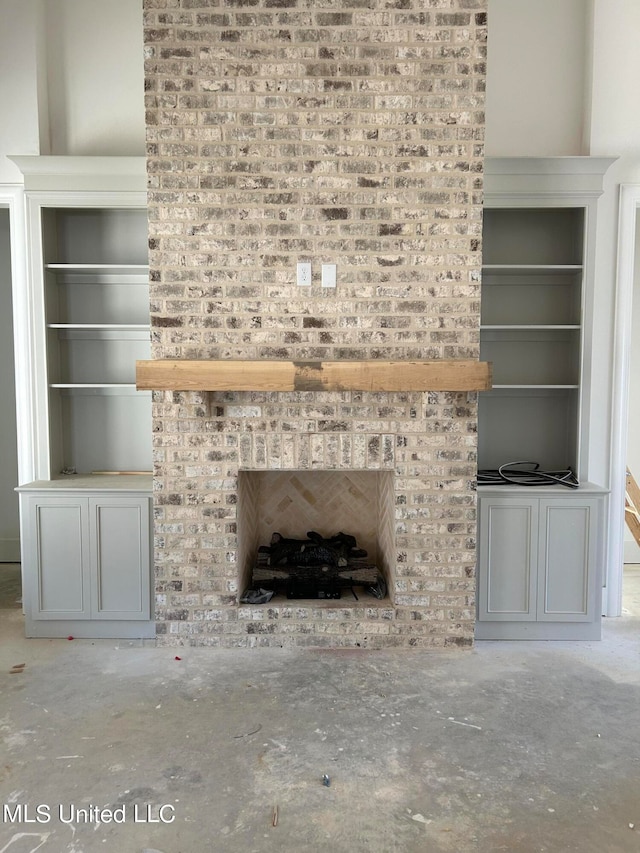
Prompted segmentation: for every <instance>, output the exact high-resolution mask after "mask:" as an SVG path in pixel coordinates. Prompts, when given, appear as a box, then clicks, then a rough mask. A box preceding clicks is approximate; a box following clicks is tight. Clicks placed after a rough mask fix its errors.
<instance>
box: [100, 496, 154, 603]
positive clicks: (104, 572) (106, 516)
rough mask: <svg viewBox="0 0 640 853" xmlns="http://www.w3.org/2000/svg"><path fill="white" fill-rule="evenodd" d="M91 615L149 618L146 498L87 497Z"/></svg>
mask: <svg viewBox="0 0 640 853" xmlns="http://www.w3.org/2000/svg"><path fill="white" fill-rule="evenodd" d="M89 511H90V526H91V534H92V535H91V565H92V573H93V577H94V578H95V582H94V587H93V590H92V616H93V617H94V618H99V619H145V618H149V600H150V597H149V582H150V581H149V503H148V500H147V499H146V498H140V499H137V498H133V499H132V498H125V499H123V498H111V499H110V498H100V499H98V498H92V499H90V501H89Z"/></svg>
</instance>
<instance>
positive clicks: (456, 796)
mask: <svg viewBox="0 0 640 853" xmlns="http://www.w3.org/2000/svg"><path fill="white" fill-rule="evenodd" d="M1 570H2V567H0V571H1ZM0 587H2V584H1V583H0ZM625 590H626V592H625V610H626V612H625V614H624V615H623V616H622V617H621V618H620V619H615V620H606V623H605V629H604V640H603V641H602V642H600V643H595V642H586V643H573V642H563V643H542V642H520V643H511V642H500V643H491V642H482V643H478V644H477V645H476V647H475V648H474V650H473V651H471V652H465V651H451V652H449V651H447V652H432V653H425V652H409V653H407V652H406V651H402V652H399V651H391V652H376V651H363V650H357V651H355V650H354V651H335V652H332V651H311V650H301V651H290V650H287V651H279V650H273V649H268V650H267V649H265V650H240V651H216V650H209V649H185V650H184V651H182V652H179V655H180V657H181V658H182V660H176V659H175V655H176V652H175V650H170V649H156V648H150V647H144V646H143V644H142V643H130V642H121V643H117V642H114V641H108V640H101V641H91V640H83V641H78V640H74V641H72V642H69V641H67V640H25V639H24V638H23V637H22V625H21V622H22V617H21V613H20V609H19V607H16V606H15V596H14V599H13V600H9V601H7V598H6V596H5V600H4V604H5V605H7V604H8V605H9V606H5V608H4V609H3V610H1V611H0V686H1V689H2V692H1V695H0V735H1V737H2V740H3V742H4V750H3V753H2V754H1V755H0V794H1V795H2V803H4V804H9V809H8V811H7V809H6V808H5V814H4V822H3V823H0V853H27V851H35V850H41V851H43V853H48V851H53V853H63V851H69V853H94V851H105V850H106V851H109V853H111V851H114V853H151V851H154V853H155V851H161V853H201V851H202V853H204V851H207V853H208V851H214V852H215V853H252V851H256V853H258V851H259V853H271V851H273V853H276V851H277V853H300V851H304V850H307V851H325V850H326V851H332V853H342V851H344V853H347V851H348V853H359V851H373V853H392V851H397V853H414V851H415V853H440V851H442V852H443V853H445V851H446V853H467V851H482V853H489V851H508V853H533V851H551V853H560V851H580V853H591V851H593V853H609V851H612V852H613V851H638V850H640V567H635V568H633V569H631V570H629V571H628V572H627V576H626V579H625ZM10 598H11V597H10ZM16 664H25V666H24V667H23V668H22V669H18V671H15V665H16ZM12 669H14V671H13V673H12V672H11V670H12ZM323 774H327V775H328V776H329V777H330V786H328V787H327V786H325V785H324V784H323V782H322V776H323ZM19 805H22V806H23V807H24V808H23V810H22V812H19V811H18V806H19ZM38 806H41V807H46V808H41V809H40V814H39V817H40V820H41V821H42V822H37V820H38V815H37V813H36V808H37V807H38ZM161 806H164V807H165V808H164V809H163V810H162V811H161V812H160V811H159V807H161ZM90 807H93V811H92V810H91V808H90ZM136 807H137V811H135V808H136ZM276 807H277V825H276V826H273V822H274V820H273V815H274V809H276ZM104 808H110V809H119V811H116V812H115V815H116V816H117V817H118V819H121V818H124V819H125V821H124V823H105V822H100V821H99V819H98V818H99V817H100V816H102V817H103V818H104V817H107V815H106V814H105V813H102V815H100V814H98V809H104ZM74 809H75V810H76V812H75V814H74V812H73V810H74ZM81 809H85V810H86V817H87V822H81V821H79V820H78V818H81V817H82V816H83V813H82V812H78V810H81ZM60 810H62V811H60ZM161 815H162V817H164V819H165V821H167V822H162V820H161ZM18 816H20V817H22V818H27V817H28V818H29V819H31V820H33V821H34V822H33V823H28V822H24V821H23V822H13V823H12V822H11V819H12V818H17V817H18ZM172 816H173V817H174V818H175V819H174V820H173V822H171V823H170V822H168V821H169V819H170V818H171V817H172ZM47 817H49V818H50V819H49V820H48V822H45V820H46V818H47ZM74 817H75V818H76V820H75V823H70V822H69V821H70V820H71V819H72V818H74ZM136 818H137V821H136ZM153 821H155V822H153Z"/></svg>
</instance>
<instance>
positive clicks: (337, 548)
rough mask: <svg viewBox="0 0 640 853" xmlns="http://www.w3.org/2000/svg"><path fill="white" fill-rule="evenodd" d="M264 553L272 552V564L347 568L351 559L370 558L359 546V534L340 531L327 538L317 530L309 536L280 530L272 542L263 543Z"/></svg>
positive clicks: (270, 557) (268, 560) (262, 549)
mask: <svg viewBox="0 0 640 853" xmlns="http://www.w3.org/2000/svg"><path fill="white" fill-rule="evenodd" d="M258 551H259V552H260V553H264V554H268V555H269V556H268V558H267V562H268V564H269V565H270V566H273V567H275V566H337V567H340V568H344V567H346V566H348V565H349V560H350V559H354V558H357V557H366V556H367V552H366V551H364V550H363V549H362V548H358V543H357V542H356V538H355V536H349V534H347V533H337V534H336V535H335V536H332V537H331V539H325V538H324V537H323V536H321V535H320V534H319V533H315V532H314V531H313V530H311V531H309V533H307V538H306V539H285V537H284V536H281V535H280V534H279V533H274V534H273V535H272V537H271V544H270V545H261V546H260V548H259V549H258Z"/></svg>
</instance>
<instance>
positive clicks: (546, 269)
mask: <svg viewBox="0 0 640 853" xmlns="http://www.w3.org/2000/svg"><path fill="white" fill-rule="evenodd" d="M582 268H583V267H582V264H483V265H482V269H483V271H484V272H495V273H510V272H513V273H526V272H532V273H533V272H535V273H542V274H545V273H548V274H549V275H551V274H552V273H558V272H580V271H581V270H582Z"/></svg>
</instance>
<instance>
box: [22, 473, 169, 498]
mask: <svg viewBox="0 0 640 853" xmlns="http://www.w3.org/2000/svg"><path fill="white" fill-rule="evenodd" d="M152 484H153V477H152V475H151V474H67V475H63V476H60V477H57V478H55V479H53V480H34V481H33V482H32V483H24V484H23V485H21V486H18V487H17V488H16V491H17V492H55V491H60V492H69V491H75V492H146V493H149V494H151V491H152Z"/></svg>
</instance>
